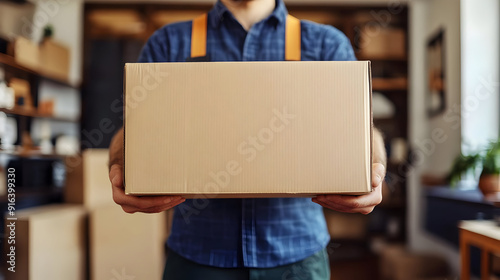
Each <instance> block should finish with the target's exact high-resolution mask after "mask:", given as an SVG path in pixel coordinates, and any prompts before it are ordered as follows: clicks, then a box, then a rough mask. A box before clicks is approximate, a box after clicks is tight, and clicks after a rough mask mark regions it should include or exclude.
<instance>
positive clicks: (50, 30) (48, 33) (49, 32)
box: [43, 24, 54, 40]
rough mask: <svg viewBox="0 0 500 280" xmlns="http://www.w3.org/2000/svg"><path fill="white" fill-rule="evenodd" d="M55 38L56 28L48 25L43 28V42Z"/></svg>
mask: <svg viewBox="0 0 500 280" xmlns="http://www.w3.org/2000/svg"><path fill="white" fill-rule="evenodd" d="M52 36H54V26H52V25H50V24H47V25H45V27H44V28H43V40H45V39H48V38H52Z"/></svg>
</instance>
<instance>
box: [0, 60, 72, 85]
mask: <svg viewBox="0 0 500 280" xmlns="http://www.w3.org/2000/svg"><path fill="white" fill-rule="evenodd" d="M0 64H2V65H5V66H7V67H11V68H14V69H17V70H19V71H22V72H25V73H28V74H30V75H34V76H37V77H40V78H42V79H45V80H48V81H51V82H54V83H57V84H60V85H64V86H67V87H71V88H77V87H78V85H75V84H72V83H70V82H69V81H67V80H65V79H63V78H61V77H55V76H53V75H50V74H48V73H44V72H43V71H39V70H37V69H32V68H29V67H25V66H23V65H20V64H19V63H17V62H16V59H15V58H14V57H13V56H10V55H6V54H3V53H0Z"/></svg>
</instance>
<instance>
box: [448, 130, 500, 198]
mask: <svg viewBox="0 0 500 280" xmlns="http://www.w3.org/2000/svg"><path fill="white" fill-rule="evenodd" d="M478 166H481V167H482V171H481V175H480V176H479V184H478V185H479V189H480V190H481V192H482V193H483V195H484V196H485V197H488V196H491V195H496V194H497V193H500V176H499V174H500V139H498V140H497V141H494V142H491V143H490V144H489V145H488V146H487V148H486V149H484V150H482V151H480V152H478V153H475V154H470V155H463V154H461V155H460V156H458V157H457V158H456V159H455V161H454V162H453V166H452V168H451V171H450V174H449V175H448V180H449V182H450V184H451V185H452V186H453V185H456V184H457V183H458V181H460V179H461V177H462V176H463V175H464V174H465V173H467V172H472V173H474V174H475V173H476V170H477V168H476V167H478Z"/></svg>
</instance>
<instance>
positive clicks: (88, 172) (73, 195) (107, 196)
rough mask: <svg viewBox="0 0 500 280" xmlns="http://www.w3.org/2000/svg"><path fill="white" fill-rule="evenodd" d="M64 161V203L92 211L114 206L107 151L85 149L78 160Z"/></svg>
mask: <svg viewBox="0 0 500 280" xmlns="http://www.w3.org/2000/svg"><path fill="white" fill-rule="evenodd" d="M75 158H76V157H68V158H67V159H66V172H67V174H66V187H65V188H64V201H65V202H68V203H77V204H82V205H84V206H85V207H86V208H87V209H93V208H95V207H98V206H103V205H114V204H115V203H114V201H113V195H112V193H111V183H110V181H109V172H108V160H109V151H108V149H86V150H84V151H83V152H82V154H81V157H80V158H76V160H75Z"/></svg>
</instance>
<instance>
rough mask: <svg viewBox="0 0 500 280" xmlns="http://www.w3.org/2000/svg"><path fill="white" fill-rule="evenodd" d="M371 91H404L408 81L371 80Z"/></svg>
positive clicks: (390, 79) (398, 79)
mask: <svg viewBox="0 0 500 280" xmlns="http://www.w3.org/2000/svg"><path fill="white" fill-rule="evenodd" d="M372 89H373V90H374V91H393V90H399V91H406V90H408V80H407V79H406V78H373V79H372Z"/></svg>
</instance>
